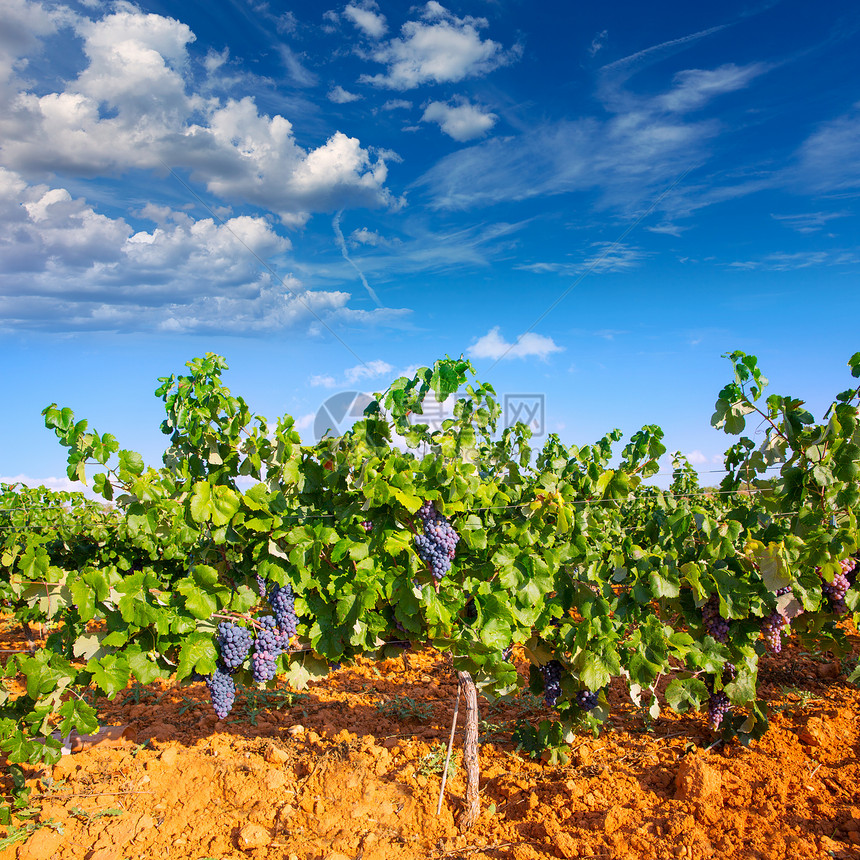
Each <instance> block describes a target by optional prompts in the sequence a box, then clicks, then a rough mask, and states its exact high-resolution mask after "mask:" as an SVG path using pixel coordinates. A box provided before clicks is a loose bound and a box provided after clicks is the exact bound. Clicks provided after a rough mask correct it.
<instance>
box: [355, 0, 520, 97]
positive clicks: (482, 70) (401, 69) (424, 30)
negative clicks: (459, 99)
mask: <svg viewBox="0 0 860 860" xmlns="http://www.w3.org/2000/svg"><path fill="white" fill-rule="evenodd" d="M421 18H422V20H420V21H407V22H406V23H405V24H404V25H403V26H402V27H401V29H400V33H401V35H400V37H399V38H395V39H390V40H389V41H388V42H386V43H384V44H381V45H380V46H379V47H378V48H376V50H374V51H373V52H372V54H371V56H372V58H373V59H374V60H376V62H378V63H382V64H383V65H385V66H387V67H388V68H387V71H386V72H385V74H378V75H363V76H362V78H361V80H362V81H364V82H365V83H369V84H374V85H376V86H379V87H387V88H389V89H393V90H409V89H414V88H415V87H417V86H420V85H421V84H427V83H432V84H441V83H454V82H456V81H462V80H463V79H464V78H467V77H474V76H476V75H484V74H487V73H488V72H491V71H492V70H493V69H495V68H498V67H499V66H501V65H504V64H505V63H508V62H511V61H512V60H513V59H514V58H515V57H516V51H505V50H504V49H503V48H502V46H501V45H500V44H499V43H498V42H494V41H493V40H492V39H482V38H481V35H480V33H479V30H480V29H482V28H484V27H486V26H487V23H488V22H487V20H486V19H485V18H473V17H471V16H467V17H465V18H458V17H457V16H456V15H453V14H451V13H450V12H449V11H448V10H447V9H446V8H445V7H444V6H442V5H440V4H439V3H437V2H435V0H431V2H429V3H427V4H426V5H425V6H424V7H423V12H422V15H421Z"/></svg>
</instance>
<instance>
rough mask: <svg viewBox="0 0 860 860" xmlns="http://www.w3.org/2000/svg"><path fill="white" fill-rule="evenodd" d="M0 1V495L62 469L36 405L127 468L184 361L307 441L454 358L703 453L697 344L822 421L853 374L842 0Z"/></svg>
mask: <svg viewBox="0 0 860 860" xmlns="http://www.w3.org/2000/svg"><path fill="white" fill-rule="evenodd" d="M0 20H2V21H3V22H4V23H3V26H2V28H0V370H2V378H3V388H4V395H5V396H4V406H5V408H6V416H5V421H4V422H3V428H2V430H0V434H2V437H0V442H2V446H0V477H2V479H3V480H11V479H24V478H26V479H27V480H30V481H44V482H46V483H48V484H50V485H53V486H61V485H62V478H63V474H64V462H65V461H64V457H63V452H62V451H61V449H60V448H59V446H58V445H57V444H56V443H55V442H54V440H53V439H52V438H51V436H50V435H49V434H48V433H47V431H45V430H44V429H43V428H42V423H41V417H40V412H41V410H42V409H43V408H44V407H45V406H46V405H47V404H49V403H51V402H58V403H60V404H61V405H67V406H71V407H72V408H73V409H74V410H75V412H76V414H77V415H78V416H80V417H87V418H89V419H90V420H91V422H92V423H93V424H94V425H95V426H96V428H97V429H98V430H99V431H100V432H105V431H110V432H113V433H114V434H115V435H117V437H118V438H119V439H120V442H121V444H122V445H123V446H125V447H130V448H134V449H137V450H140V451H141V452H142V453H144V455H145V457H146V458H147V460H148V461H149V462H152V463H155V464H157V463H158V461H159V457H160V453H161V451H162V450H163V443H162V440H163V438H164V437H162V436H161V434H160V432H159V429H158V424H159V422H160V420H161V411H160V403H159V401H157V400H156V399H155V398H154V397H153V396H152V391H153V390H154V388H155V387H156V384H157V383H156V379H157V377H158V376H162V375H167V374H169V373H171V372H179V371H181V370H182V368H183V364H184V362H185V361H187V360H189V359H190V358H192V357H194V356H196V355H201V354H203V353H204V352H207V351H213V352H218V353H220V354H223V355H225V356H226V357H227V359H228V361H229V363H230V366H231V370H230V371H229V373H228V375H227V382H228V384H229V385H230V386H231V388H232V389H233V390H234V392H236V393H238V394H241V395H242V396H244V397H245V398H246V399H247V400H248V402H249V404H250V405H251V407H252V408H253V409H255V410H256V411H257V412H259V413H262V414H264V415H267V416H268V417H270V418H275V417H276V416H278V415H280V414H283V413H285V412H289V413H290V414H292V415H294V416H295V417H296V419H297V421H298V422H299V426H300V427H301V428H302V429H303V432H305V433H306V434H307V436H308V438H310V436H311V434H312V429H313V423H314V416H315V414H316V413H317V411H318V409H319V408H320V405H321V404H322V403H324V402H325V401H326V399H327V398H329V397H331V396H333V395H335V394H337V393H338V392H340V391H344V390H357V391H373V390H379V389H380V388H382V387H384V386H385V385H386V384H387V383H388V382H389V381H390V380H391V379H393V378H394V377H395V376H396V375H398V374H400V373H401V372H403V371H405V370H407V369H409V368H414V367H416V366H420V365H422V364H429V363H432V362H433V360H434V359H436V358H439V357H442V356H443V355H445V354H449V355H452V356H453V355H459V354H461V353H463V354H465V355H466V356H467V357H469V358H471V359H472V360H473V362H474V363H475V365H476V366H477V368H478V371H479V377H480V378H481V379H484V380H486V381H489V382H491V383H493V385H494V386H495V387H496V389H497V391H498V392H499V394H500V396H502V397H503V396H504V395H506V394H508V395H517V394H529V395H541V396H543V397H544V398H545V426H544V429H545V430H546V431H548V432H557V433H558V434H559V435H560V436H561V437H562V439H563V440H564V441H566V442H575V443H577V444H583V443H587V442H589V441H592V440H594V439H595V438H597V437H599V436H601V435H602V434H603V433H604V432H606V431H607V430H609V429H611V428H612V427H615V426H618V427H620V428H621V429H622V430H624V431H625V433H626V434H628V435H629V434H630V433H632V432H634V431H635V430H636V429H638V428H639V427H640V426H641V425H642V424H644V423H658V424H660V425H661V426H663V428H664V429H665V431H666V442H667V444H668V446H669V449H670V451H671V450H681V451H682V452H684V453H686V454H688V455H689V456H690V457H691V459H692V460H693V461H694V463H695V464H696V465H697V466H698V467H699V468H700V469H701V470H702V471H703V472H705V471H707V470H711V469H717V468H719V465H720V454H721V452H722V451H723V450H724V448H725V447H726V445H727V442H728V441H729V440H728V439H727V438H726V437H725V436H723V435H722V434H720V433H717V432H716V431H714V430H712V429H711V428H710V427H709V417H710V414H711V411H712V406H713V402H714V399H715V397H716V393H717V391H718V390H719V388H720V387H721V386H722V385H723V384H724V383H725V382H726V381H727V379H728V368H729V366H728V363H727V362H726V361H725V360H724V359H722V358H721V357H720V356H721V354H722V353H724V352H727V351H730V350H734V349H742V350H744V351H747V352H752V353H755V354H756V355H758V356H759V359H760V363H761V365H762V367H763V368H764V370H765V373H766V374H767V375H768V376H770V378H771V382H772V386H771V390H774V391H779V392H780V393H790V394H793V395H795V396H799V397H802V398H804V399H806V400H807V402H808V403H809V404H810V406H811V407H812V408H813V410H815V411H816V412H817V413H818V414H820V413H821V412H822V411H823V409H824V408H826V406H827V404H828V403H829V402H830V399H831V398H832V395H833V394H835V393H836V392H837V391H840V390H842V389H844V388H846V387H848V385H849V382H850V377H849V375H848V372H847V369H846V367H845V362H846V361H847V359H848V357H849V356H850V355H851V354H852V353H853V352H855V351H856V350H857V349H858V348H860V343H858V337H857V335H856V328H857V315H858V311H860V299H858V295H860V283H858V273H860V229H858V226H860V225H858V195H859V194H860V84H858V82H860V9H858V8H857V5H856V4H855V3H851V2H839V0H834V2H828V3H819V4H812V3H808V2H797V0H795V2H792V0H782V2H779V0H771V2H761V3H739V2H734V0H727V2H725V3H722V4H691V3H680V2H677V3H675V2H657V3H651V4H642V3H635V2H628V0H624V2H621V1H620V0H610V2H606V3H603V4H599V5H598V4H580V3H551V4H530V3H526V2H524V0H471V2H462V3H461V2H449V3H445V4H442V3H439V2H435V0H431V2H428V3H425V4H418V5H415V6H409V5H407V4H399V3H384V2H373V0H360V2H359V0H355V2H351V3H347V4H343V3H341V4H331V5H328V4H326V3H318V2H302V3H290V4H287V3H276V2H254V0H248V2H246V0H231V2H218V3H214V4H213V3H206V4H204V3H199V2H185V3H182V4H179V3H160V2H150V3H139V4H132V3H126V2H119V3H102V2H97V0H82V2H67V3H60V2H30V0H0ZM537 441H540V440H537ZM703 477H704V476H703ZM718 479H719V475H709V477H708V478H707V479H706V480H707V481H708V482H716V480H718Z"/></svg>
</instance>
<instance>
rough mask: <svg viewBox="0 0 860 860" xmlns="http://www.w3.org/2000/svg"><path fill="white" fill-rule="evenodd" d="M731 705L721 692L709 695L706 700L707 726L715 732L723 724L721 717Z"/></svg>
mask: <svg viewBox="0 0 860 860" xmlns="http://www.w3.org/2000/svg"><path fill="white" fill-rule="evenodd" d="M731 708H732V703H731V702H730V701H729V697H728V696H727V695H726V694H725V693H724V692H723V691H722V690H717V691H716V692H715V693H711V698H710V699H708V725H709V726H710V727H711V729H713V730H714V731H716V730H717V729H718V728H719V727H720V726H721V725H722V722H723V717H725V715H726V714H727V713H728V712H729V711H730V710H731Z"/></svg>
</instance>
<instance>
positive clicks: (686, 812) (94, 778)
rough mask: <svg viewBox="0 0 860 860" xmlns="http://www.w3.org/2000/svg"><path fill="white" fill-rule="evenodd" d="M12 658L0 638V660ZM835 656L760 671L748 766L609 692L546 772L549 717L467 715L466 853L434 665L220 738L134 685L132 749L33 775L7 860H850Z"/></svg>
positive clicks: (440, 660)
mask: <svg viewBox="0 0 860 860" xmlns="http://www.w3.org/2000/svg"><path fill="white" fill-rule="evenodd" d="M856 638H857V637H854V639H855V641H856ZM21 641H22V640H21V638H20V635H19V634H18V633H17V631H16V630H15V629H14V627H13V626H12V623H11V622H10V623H7V624H6V625H5V632H2V631H0V648H2V649H14V648H15V647H16V646H17V647H20V646H21ZM857 654H858V649H857V647H855V653H854V657H853V658H852V659H851V660H850V661H846V662H847V664H848V665H852V666H853V665H854V663H855V662H856V657H857ZM827 657H828V655H815V656H814V655H808V654H805V653H803V652H801V651H800V650H799V649H798V648H797V646H796V645H795V644H794V643H791V642H789V643H788V644H787V645H786V647H785V649H784V652H783V654H782V655H780V656H779V657H769V658H766V659H765V660H763V666H762V671H761V687H760V695H761V696H762V697H763V698H766V699H768V700H769V701H770V703H771V707H772V709H773V712H772V721H771V729H770V731H769V732H768V734H767V735H766V736H765V737H764V738H763V739H762V740H761V741H758V742H753V743H752V744H751V746H750V747H749V748H744V747H742V746H740V745H739V744H730V745H722V744H717V745H715V746H712V744H714V737H713V735H712V734H711V733H710V732H709V731H708V729H707V727H706V724H705V719H704V717H703V715H700V714H692V715H683V716H679V715H676V714H672V713H670V712H666V713H665V714H664V715H663V716H661V717H660V718H659V719H657V720H656V721H653V722H651V721H648V720H647V719H645V718H644V716H643V713H642V711H641V710H639V709H636V708H635V707H633V706H632V704H631V703H630V700H629V697H627V695H626V693H625V692H624V690H623V689H622V688H620V687H613V688H612V690H611V691H610V702H611V704H612V706H613V716H612V718H611V722H610V724H609V725H608V726H607V727H606V729H605V731H604V732H603V734H602V735H601V736H600V737H599V738H594V737H592V736H591V735H588V736H584V737H580V738H579V739H578V740H577V741H576V742H575V743H574V744H573V746H572V756H571V762H570V764H569V765H566V766H553V765H549V764H545V763H543V762H541V761H540V760H532V759H530V758H527V757H523V755H522V754H520V753H517V752H516V751H515V749H514V746H513V744H512V743H511V731H512V729H513V728H514V726H515V723H516V719H517V718H518V717H525V718H527V719H529V720H531V721H533V722H534V721H537V720H539V719H541V718H543V717H546V716H549V714H548V713H547V712H546V711H545V710H544V709H543V707H542V701H541V700H539V699H535V698H534V697H531V696H528V695H526V696H523V697H520V698H518V699H516V700H515V701H512V702H510V703H507V704H500V703H496V704H492V705H491V704H490V703H489V702H487V701H486V700H485V699H482V698H479V705H480V709H481V719H482V723H481V742H482V745H481V752H480V761H481V782H480V785H481V794H480V797H481V816H480V818H479V820H478V822H477V824H476V825H475V826H474V827H473V828H472V829H471V830H470V831H469V832H468V833H466V834H460V833H459V831H458V830H457V828H456V826H455V824H454V819H455V817H456V815H457V813H458V812H459V811H460V809H461V808H462V803H463V797H464V794H465V785H464V774H463V770H462V767H461V766H459V761H458V758H457V756H456V753H455V758H454V765H452V768H451V769H450V771H449V773H450V774H451V776H450V778H449V780H448V784H447V788H446V793H445V801H444V804H443V808H442V813H441V815H439V816H437V814H436V805H437V798H438V794H439V786H440V779H441V769H442V764H443V762H442V757H443V754H444V747H445V745H446V744H447V738H448V733H449V731H450V725H451V719H452V715H453V707H454V702H455V697H456V678H455V675H454V673H453V671H452V670H451V668H450V665H449V663H448V661H447V660H446V659H445V658H444V657H442V656H440V655H438V654H436V653H434V652H432V651H430V650H425V651H421V652H414V651H412V652H407V653H406V654H405V656H404V658H399V657H395V658H392V659H388V660H385V661H382V662H372V661H369V660H359V661H358V662H357V663H356V665H354V666H349V667H347V666H345V667H343V668H341V669H338V670H336V671H333V672H331V673H330V674H329V675H328V677H327V678H325V679H322V680H320V681H316V682H313V683H311V684H310V686H309V687H308V688H307V689H306V690H305V691H304V692H302V693H300V694H296V693H291V692H290V691H289V690H288V689H287V688H286V687H283V688H280V689H278V690H275V691H264V692H260V691H246V692H245V693H244V694H241V695H240V696H239V697H237V701H236V705H235V706H234V709H233V712H232V713H231V714H230V716H229V717H228V719H227V720H226V721H218V720H217V718H216V716H215V715H214V714H213V713H212V710H211V707H210V706H209V702H208V697H207V691H206V688H205V685H203V684H199V683H198V684H192V685H189V686H182V687H179V686H176V685H174V684H160V683H156V684H152V685H149V686H146V687H143V686H140V685H135V686H130V687H129V688H128V689H127V690H125V691H124V692H122V693H120V694H119V695H118V696H116V698H115V699H114V700H113V701H108V700H107V699H105V698H100V699H98V700H97V701H96V704H97V707H98V711H99V718H100V721H101V724H102V725H103V726H110V725H114V726H128V732H129V733H130V734H133V735H134V736H135V739H134V740H131V739H124V740H122V741H119V742H118V743H117V745H116V746H110V745H107V744H99V745H95V746H92V747H90V748H89V749H85V750H84V751H81V752H75V753H72V754H70V755H66V756H64V757H63V758H62V760H61V761H60V762H59V764H57V765H56V766H55V767H54V768H52V769H51V770H45V771H42V772H41V773H40V772H38V771H35V770H33V771H31V772H30V773H29V776H30V779H29V781H28V785H30V786H31V787H32V789H33V792H32V798H33V801H32V805H33V806H34V807H35V808H36V811H35V812H34V814H33V818H32V819H31V820H30V827H31V828H32V831H31V832H30V833H29V834H28V835H27V838H26V839H20V840H19V841H17V842H16V843H15V844H12V845H9V846H8V847H6V848H5V849H3V850H0V860H13V858H16V860H50V858H58V860H126V858H158V860H163V858H171V860H238V858H259V860H263V858H266V860H269V858H272V860H280V858H283V860H401V858H403V860H406V858H410V860H411V858H416V859H417V858H434V860H436V858H461V857H462V858H470V860H490V858H493V860H496V858H514V860H537V858H550V857H561V858H571V860H573V858H577V860H590V858H595V860H596V858H615V860H634V858H647V860H669V858H673V860H674V858H689V860H702V858H711V857H714V858H717V857H718V858H720V860H752V858H758V860H781V858H791V860H818V858H822V860H823V858H860V765H858V751H860V721H858V717H859V716H860V691H858V690H857V689H856V688H854V687H853V686H851V685H848V684H847V683H846V682H845V675H844V669H845V668H846V662H842V663H840V662H838V661H834V660H830V659H827ZM515 659H518V666H519V669H520V671H521V672H523V673H525V672H526V671H527V664H526V662H525V660H524V659H522V657H521V656H520V657H519V658H517V657H516V652H515ZM462 710H463V709H462V708H461V715H462ZM461 719H462V717H461ZM461 738H462V733H459V734H458V741H459V740H461ZM456 746H457V745H455V749H456ZM709 748H710V749H709ZM460 760H461V757H460ZM4 771H5V769H4ZM5 784H6V786H7V787H6V788H4V789H3V791H5V792H8V791H9V787H8V786H9V781H8V779H7V780H6V783H5ZM40 824H44V825H45V826H39V825H40ZM12 832H13V828H0V838H2V837H3V836H7V835H9V834H11V833H12ZM22 835H23V834H22Z"/></svg>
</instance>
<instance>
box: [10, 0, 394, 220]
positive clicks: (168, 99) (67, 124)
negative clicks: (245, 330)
mask: <svg viewBox="0 0 860 860" xmlns="http://www.w3.org/2000/svg"><path fill="white" fill-rule="evenodd" d="M16 2H19V0H16ZM49 25H51V21H50V19H46V20H45V21H44V22H43V29H45V28H47V27H48V26H49ZM76 31H77V34H78V35H79V36H80V37H81V39H82V40H83V48H84V53H85V55H86V58H87V65H86V67H85V68H83V69H82V70H81V72H80V74H79V75H78V77H77V78H76V79H74V80H72V81H70V82H69V83H68V84H67V85H66V86H65V88H64V89H63V90H62V91H57V92H47V93H44V94H41V95H40V94H37V93H36V92H32V91H30V90H29V89H27V88H26V85H25V84H23V83H20V84H19V86H18V90H17V92H14V88H12V90H10V89H9V86H7V93H6V96H5V98H3V99H2V103H0V140H2V144H0V163H2V164H3V165H5V166H6V167H9V168H11V169H13V170H16V171H18V172H19V173H22V174H23V175H25V176H26V177H28V178H44V177H46V176H47V175H49V174H50V173H52V172H55V171H64V172H66V173H69V174H73V175H78V176H96V175H99V176H101V175H104V174H105V173H113V174H121V173H123V172H125V171H127V170H129V169H132V168H142V169H155V170H157V171H159V172H161V171H163V170H164V169H165V166H167V167H170V168H185V169H189V170H191V171H192V177H193V179H194V180H195V181H198V182H203V183H205V184H206V187H207V188H208V190H209V191H210V192H212V193H214V194H217V195H219V196H221V197H222V198H224V199H225V200H227V201H228V202H240V201H244V202H249V203H252V204H254V205H257V206H261V207H264V208H266V209H268V210H270V211H272V212H275V213H277V214H278V215H280V216H281V217H282V219H283V220H284V222H285V223H288V224H302V223H304V222H305V221H306V220H307V218H308V217H309V213H312V212H316V211H332V210H335V209H338V208H343V207H352V206H368V207H373V206H389V205H393V204H396V201H395V200H394V198H393V197H392V196H391V194H390V192H389V191H388V189H387V188H386V187H385V182H386V179H387V167H386V164H385V161H384V159H383V158H382V157H380V156H378V155H377V156H372V155H371V153H370V152H369V151H368V150H367V149H365V148H363V147H362V146H361V144H360V142H359V141H358V140H357V139H356V138H354V137H350V136H348V135H346V134H344V133H343V132H340V131H338V132H336V133H335V134H333V135H332V136H331V137H330V138H329V139H328V140H327V141H326V142H325V143H323V144H322V145H320V146H318V147H317V148H315V149H313V148H312V149H305V148H303V147H301V146H299V145H298V143H297V142H296V139H295V134H294V131H293V127H292V124H291V123H290V121H289V120H288V119H286V118H285V117H283V116H280V115H274V116H269V115H267V114H264V113H260V111H259V109H258V107H257V105H256V103H255V101H254V99H252V98H250V97H245V98H243V99H241V100H233V99H230V100H227V101H226V102H224V101H221V100H220V99H217V98H212V97H203V96H202V95H200V94H198V93H195V92H194V91H193V89H192V88H191V85H190V83H189V81H188V80H187V75H186V71H187V66H188V62H189V57H188V53H187V46H188V45H189V44H190V43H191V42H193V41H194V38H195V37H194V34H193V33H192V32H191V30H190V29H189V28H188V27H187V26H186V25H185V24H183V23H181V22H179V21H176V20H174V19H172V18H166V17H163V16H160V15H154V14H144V13H142V12H140V11H139V10H137V9H136V8H134V7H131V6H129V5H121V6H119V7H117V11H115V12H113V13H112V14H109V15H106V16H105V17H103V18H100V19H98V20H94V19H89V18H82V19H79V20H78V23H77V25H76ZM35 32H38V29H36V31H35ZM12 47H13V48H15V52H16V53H17V54H18V55H20V52H21V51H22V50H25V49H26V50H31V49H32V46H31V45H29V44H27V43H25V42H24V41H23V40H21V39H18V40H16V41H14V43H13V44H12ZM9 50H11V49H9ZM7 53H8V51H7ZM0 94H2V93H0Z"/></svg>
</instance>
